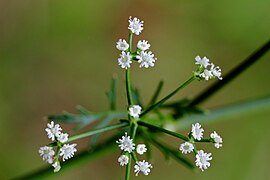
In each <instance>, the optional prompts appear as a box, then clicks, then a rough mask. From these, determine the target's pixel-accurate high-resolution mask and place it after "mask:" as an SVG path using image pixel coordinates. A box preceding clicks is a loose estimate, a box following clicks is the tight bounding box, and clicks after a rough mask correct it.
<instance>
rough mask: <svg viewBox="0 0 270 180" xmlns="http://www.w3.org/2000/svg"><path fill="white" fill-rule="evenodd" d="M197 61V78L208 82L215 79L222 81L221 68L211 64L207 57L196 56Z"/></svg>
mask: <svg viewBox="0 0 270 180" xmlns="http://www.w3.org/2000/svg"><path fill="white" fill-rule="evenodd" d="M195 61H196V62H195V64H197V65H198V69H197V70H196V71H195V72H194V75H195V76H197V77H199V78H200V79H205V80H206V81H208V80H209V79H213V78H215V77H216V78H218V79H220V80H222V77H221V69H220V67H219V66H215V65H214V64H213V63H210V61H209V59H208V58H207V57H203V58H201V57H200V56H196V57H195Z"/></svg>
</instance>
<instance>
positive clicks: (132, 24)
mask: <svg viewBox="0 0 270 180" xmlns="http://www.w3.org/2000/svg"><path fill="white" fill-rule="evenodd" d="M128 22H129V26H128V29H129V30H130V31H131V32H132V33H134V34H136V35H139V34H140V33H141V32H142V30H143V21H141V20H140V19H138V18H136V17H134V18H133V19H132V18H131V16H130V17H129V20H128Z"/></svg>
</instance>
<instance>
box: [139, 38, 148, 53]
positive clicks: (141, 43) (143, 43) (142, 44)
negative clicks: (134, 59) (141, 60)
mask: <svg viewBox="0 0 270 180" xmlns="http://www.w3.org/2000/svg"><path fill="white" fill-rule="evenodd" d="M150 46H151V45H150V44H149V43H148V41H146V40H139V42H138V43H137V48H139V49H140V50H142V51H146V50H148V49H149V48H150Z"/></svg>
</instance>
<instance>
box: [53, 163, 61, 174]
mask: <svg viewBox="0 0 270 180" xmlns="http://www.w3.org/2000/svg"><path fill="white" fill-rule="evenodd" d="M52 167H54V170H53V172H58V171H60V169H61V166H60V162H59V161H56V162H55V163H53V164H52Z"/></svg>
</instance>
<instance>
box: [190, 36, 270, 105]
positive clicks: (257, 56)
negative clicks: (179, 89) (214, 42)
mask: <svg viewBox="0 0 270 180" xmlns="http://www.w3.org/2000/svg"><path fill="white" fill-rule="evenodd" d="M269 49H270V40H269V41H268V42H267V43H266V44H264V45H263V46H262V47H261V48H259V49H258V50H257V51H255V52H254V53H253V54H251V55H250V56H249V57H248V58H247V59H246V60H244V61H243V62H242V63H241V64H239V65H238V66H236V67H235V68H234V69H232V70H231V71H230V72H229V73H228V74H226V75H225V76H224V77H223V80H222V81H218V82H217V83H215V84H213V85H212V86H210V87H209V88H208V89H206V90H205V91H203V92H202V93H201V94H199V95H198V96H197V97H196V98H194V100H192V101H191V102H190V103H189V104H188V106H189V107H192V106H195V105H197V104H200V103H202V102H203V101H205V100H206V99H208V98H209V97H210V96H212V95H213V94H214V93H216V92H217V91H218V90H220V89H221V88H222V87H223V86H225V85H226V84H228V83H229V82H230V81H232V80H233V79H234V78H236V77H237V76H238V75H240V74H241V73H242V72H244V71H245V70H246V69H247V68H249V67H250V66H251V65H253V64H254V63H255V62H257V61H258V60H259V59H260V58H261V57H262V56H263V55H264V54H265V53H266V52H267V51H268V50H269Z"/></svg>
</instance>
